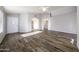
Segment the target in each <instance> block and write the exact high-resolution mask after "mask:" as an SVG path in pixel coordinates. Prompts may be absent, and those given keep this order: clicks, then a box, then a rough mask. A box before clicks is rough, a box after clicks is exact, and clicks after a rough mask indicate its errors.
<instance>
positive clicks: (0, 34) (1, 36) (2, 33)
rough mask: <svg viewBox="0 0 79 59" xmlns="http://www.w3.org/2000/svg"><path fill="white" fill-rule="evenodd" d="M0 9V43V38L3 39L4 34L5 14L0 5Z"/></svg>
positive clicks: (0, 40)
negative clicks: (0, 23) (0, 17)
mask: <svg viewBox="0 0 79 59" xmlns="http://www.w3.org/2000/svg"><path fill="white" fill-rule="evenodd" d="M0 11H1V13H2V14H0V16H2V19H0V20H2V22H3V23H2V28H3V29H2V32H0V43H1V42H2V40H3V38H4V36H5V35H6V14H5V12H4V9H3V7H0Z"/></svg>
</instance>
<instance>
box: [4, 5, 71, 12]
mask: <svg viewBox="0 0 79 59" xmlns="http://www.w3.org/2000/svg"><path fill="white" fill-rule="evenodd" d="M42 7H46V6H4V9H5V12H6V13H43V10H42ZM47 7H48V9H47V11H46V12H50V11H56V10H59V9H61V8H70V7H69V6H47ZM66 11H67V10H66Z"/></svg>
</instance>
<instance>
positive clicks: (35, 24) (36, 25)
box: [32, 18, 39, 31]
mask: <svg viewBox="0 0 79 59" xmlns="http://www.w3.org/2000/svg"><path fill="white" fill-rule="evenodd" d="M37 30H39V19H38V18H33V19H32V31H37Z"/></svg>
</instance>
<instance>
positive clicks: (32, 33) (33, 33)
mask: <svg viewBox="0 0 79 59" xmlns="http://www.w3.org/2000/svg"><path fill="white" fill-rule="evenodd" d="M38 33H42V31H36V32H31V33H27V34H21V36H22V37H28V36H32V35H35V34H38Z"/></svg>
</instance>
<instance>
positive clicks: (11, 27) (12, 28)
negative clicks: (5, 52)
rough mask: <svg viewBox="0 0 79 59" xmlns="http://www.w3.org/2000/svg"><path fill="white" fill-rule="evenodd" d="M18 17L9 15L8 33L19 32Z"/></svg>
mask: <svg viewBox="0 0 79 59" xmlns="http://www.w3.org/2000/svg"><path fill="white" fill-rule="evenodd" d="M18 19H19V18H18V15H16V14H15V15H14V14H9V15H7V33H15V32H18Z"/></svg>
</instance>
